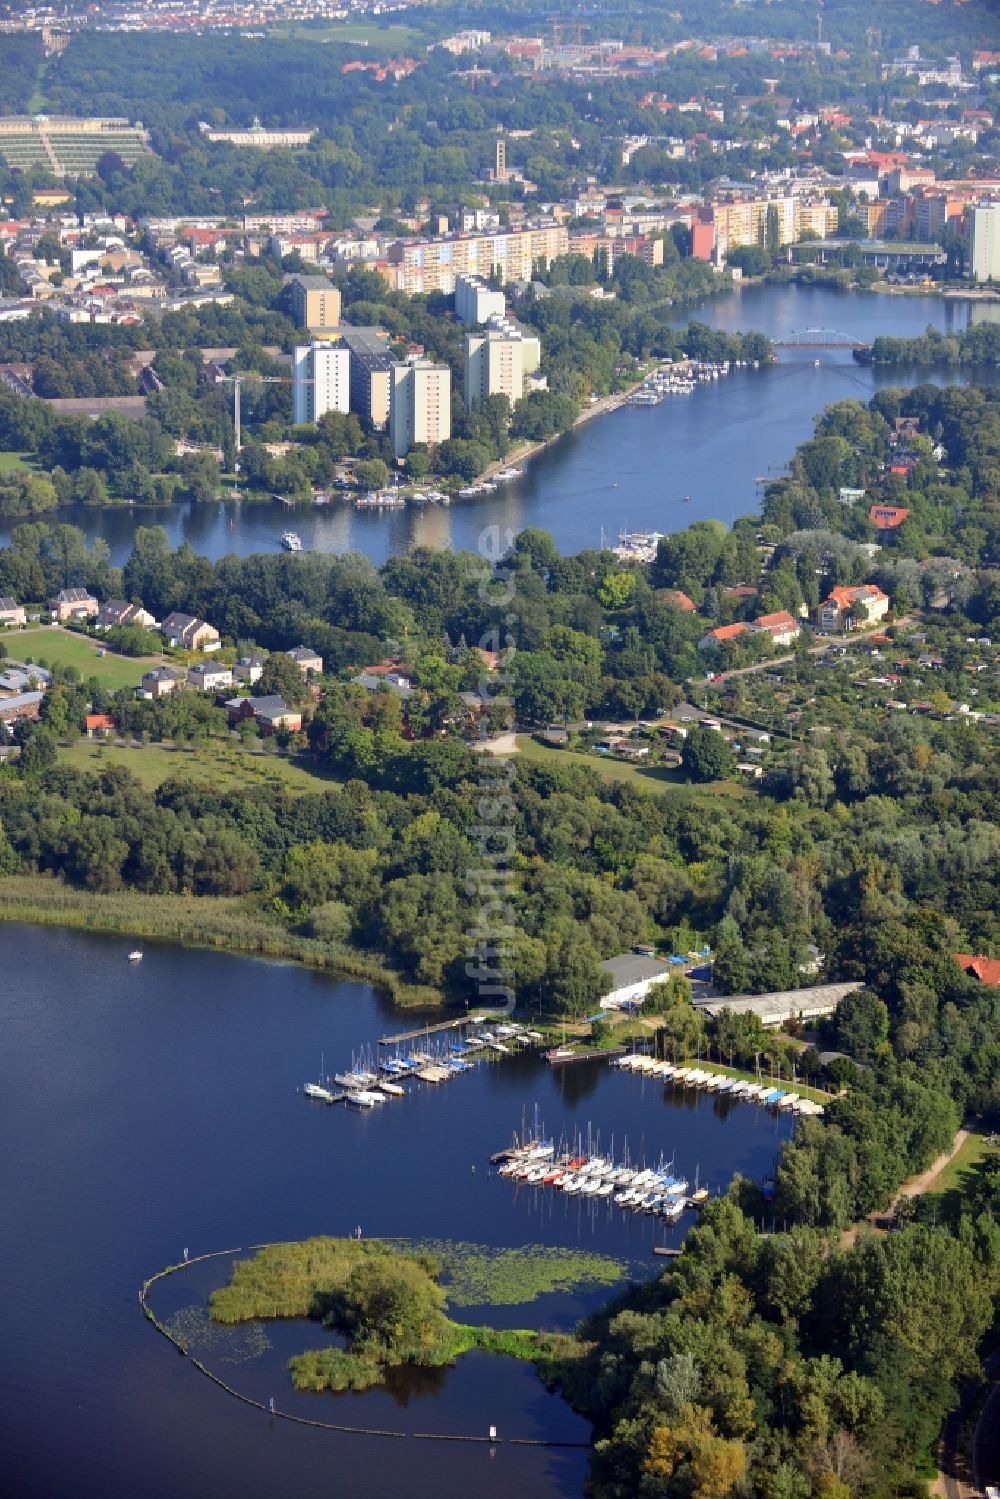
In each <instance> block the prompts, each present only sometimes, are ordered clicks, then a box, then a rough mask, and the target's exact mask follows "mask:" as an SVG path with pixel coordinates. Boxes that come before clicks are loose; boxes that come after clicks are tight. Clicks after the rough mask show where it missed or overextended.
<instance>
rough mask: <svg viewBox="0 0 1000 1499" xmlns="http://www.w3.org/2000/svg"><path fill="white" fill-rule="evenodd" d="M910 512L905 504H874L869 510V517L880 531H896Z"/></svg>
mask: <svg viewBox="0 0 1000 1499" xmlns="http://www.w3.org/2000/svg"><path fill="white" fill-rule="evenodd" d="M909 513H910V512H909V510H907V509H906V507H905V505H873V506H872V507H871V509H870V510H869V511H868V519H869V520H870V521H871V522H872V524H873V525H874V526H876V527H877V528H878V529H879V530H880V531H895V530H896V528H897V527H898V526H901V525H902V524H903V522H904V520H906V518H907V516H908V515H909Z"/></svg>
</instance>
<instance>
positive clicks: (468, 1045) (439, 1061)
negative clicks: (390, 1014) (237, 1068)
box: [302, 1015, 545, 1109]
mask: <svg viewBox="0 0 1000 1499" xmlns="http://www.w3.org/2000/svg"><path fill="white" fill-rule="evenodd" d="M448 1035H454V1036H456V1037H457V1038H458V1039H456V1040H453V1041H449V1040H447V1039H446V1037H447V1036H448ZM432 1038H433V1039H432ZM544 1039H545V1037H544V1035H543V1033H542V1032H541V1031H537V1030H532V1029H531V1028H529V1027H528V1026H526V1025H520V1024H515V1023H514V1022H513V1021H511V1022H507V1023H501V1024H497V1023H496V1022H494V1023H493V1025H492V1028H490V1027H489V1026H488V1024H487V1020H486V1017H485V1016H482V1015H474V1016H472V1017H469V1016H463V1017H461V1018H460V1019H455V1020H443V1021H440V1022H438V1023H437V1024H435V1025H427V1026H423V1027H422V1028H421V1029H420V1030H411V1031H400V1032H398V1033H397V1034H395V1035H389V1036H380V1037H379V1039H378V1040H377V1042H376V1043H375V1057H374V1059H372V1056H371V1049H370V1048H368V1049H367V1050H366V1051H364V1052H363V1053H362V1057H361V1061H360V1062H358V1061H356V1059H355V1057H353V1056H352V1058H351V1067H350V1070H349V1071H347V1072H336V1073H334V1074H333V1078H332V1079H330V1078H325V1077H324V1076H323V1072H322V1067H321V1070H320V1080H319V1082H318V1083H305V1084H304V1085H303V1088H302V1093H303V1095H304V1096H305V1097H306V1098H311V1099H314V1100H315V1101H317V1102H319V1103H327V1104H333V1103H345V1104H348V1105H350V1106H351V1107H352V1108H359V1109H370V1108H375V1107H377V1106H378V1105H379V1104H382V1103H385V1102H386V1101H387V1100H388V1099H390V1098H392V1099H398V1098H405V1097H406V1096H407V1091H408V1088H409V1087H410V1086H412V1085H413V1084H415V1083H426V1084H429V1085H431V1086H434V1087H436V1086H438V1085H439V1084H441V1083H447V1082H450V1081H451V1080H452V1079H453V1078H455V1077H458V1076H459V1075H460V1074H461V1073H463V1072H469V1071H471V1070H472V1068H473V1067H474V1066H475V1065H476V1064H477V1063H481V1062H488V1061H494V1062H495V1061H499V1060H500V1059H501V1058H503V1057H509V1056H510V1055H511V1054H512V1053H516V1052H521V1051H525V1050H531V1049H534V1048H536V1047H538V1046H541V1045H542V1043H543V1042H544ZM417 1041H419V1042H420V1043H421V1047H420V1049H419V1050H418V1049H414V1047H413V1043H414V1042H417ZM330 1081H332V1082H334V1083H335V1084H336V1086H337V1088H338V1089H340V1091H339V1092H336V1093H334V1092H332V1091H331V1090H330V1088H329V1087H328V1086H326V1085H327V1084H328V1083H329V1082H330Z"/></svg>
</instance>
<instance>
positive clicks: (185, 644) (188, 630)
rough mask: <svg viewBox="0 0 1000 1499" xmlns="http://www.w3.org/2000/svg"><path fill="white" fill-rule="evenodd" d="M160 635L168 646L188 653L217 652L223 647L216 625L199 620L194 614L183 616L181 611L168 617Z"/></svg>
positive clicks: (161, 627)
mask: <svg viewBox="0 0 1000 1499" xmlns="http://www.w3.org/2000/svg"><path fill="white" fill-rule="evenodd" d="M160 633H161V634H162V635H163V638H164V639H165V640H166V642H167V644H168V645H170V646H175V647H179V648H181V649H183V650H187V651H217V650H218V649H219V648H220V646H221V645H222V641H221V639H220V638H219V632H218V630H217V629H215V627H214V625H210V624H208V623H207V622H206V621H205V620H203V619H198V618H197V616H196V615H194V614H182V613H181V612H180V611H179V610H175V611H174V612H173V613H172V614H168V615H167V617H166V619H165V620H164V621H163V624H162V625H161V626H160Z"/></svg>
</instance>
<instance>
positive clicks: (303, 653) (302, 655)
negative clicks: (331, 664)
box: [288, 645, 323, 677]
mask: <svg viewBox="0 0 1000 1499" xmlns="http://www.w3.org/2000/svg"><path fill="white" fill-rule="evenodd" d="M288 654H289V656H290V657H291V659H292V660H293V661H294V662H295V664H296V666H297V667H298V669H299V671H300V672H301V673H302V675H303V676H304V677H307V676H308V675H309V673H310V672H315V674H316V676H318V677H321V676H322V675H323V657H322V656H321V655H319V653H318V652H317V651H312V650H310V649H309V647H308V646H307V645H297V646H296V647H295V649H294V650H293V651H289V652H288Z"/></svg>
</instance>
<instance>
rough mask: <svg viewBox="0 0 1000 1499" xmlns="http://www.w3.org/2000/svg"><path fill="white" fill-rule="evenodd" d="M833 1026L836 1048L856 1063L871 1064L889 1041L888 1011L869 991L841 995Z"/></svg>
mask: <svg viewBox="0 0 1000 1499" xmlns="http://www.w3.org/2000/svg"><path fill="white" fill-rule="evenodd" d="M836 1024H837V1045H838V1047H839V1048H840V1050H841V1051H846V1052H847V1054H848V1056H850V1057H853V1058H854V1060H855V1061H857V1062H869V1063H870V1062H873V1061H874V1060H875V1058H876V1056H877V1055H878V1054H879V1053H880V1052H882V1051H883V1050H884V1049H885V1046H886V1043H887V1042H888V1039H889V1011H888V1009H887V1008H886V1006H885V1005H884V1004H883V1002H882V1000H880V999H879V998H878V996H877V995H875V994H872V993H871V991H870V990H869V989H857V990H855V992H854V993H853V994H845V995H844V998H843V999H842V1000H841V1001H840V1004H839V1005H838V1006H837V1015H836Z"/></svg>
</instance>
